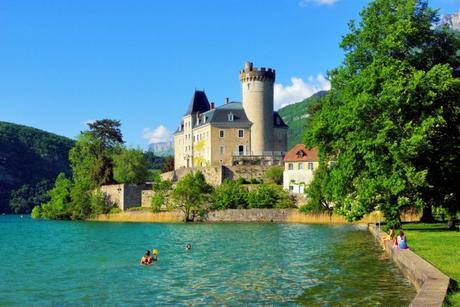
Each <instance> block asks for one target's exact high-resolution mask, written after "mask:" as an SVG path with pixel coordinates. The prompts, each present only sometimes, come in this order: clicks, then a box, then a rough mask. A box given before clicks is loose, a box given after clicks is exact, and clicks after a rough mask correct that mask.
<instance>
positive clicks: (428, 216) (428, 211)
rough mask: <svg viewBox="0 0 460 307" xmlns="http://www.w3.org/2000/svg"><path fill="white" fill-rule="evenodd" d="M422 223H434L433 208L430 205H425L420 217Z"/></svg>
mask: <svg viewBox="0 0 460 307" xmlns="http://www.w3.org/2000/svg"><path fill="white" fill-rule="evenodd" d="M420 222H422V223H434V222H435V220H434V216H433V209H432V207H431V206H430V205H428V206H425V207H423V213H422V217H421V218H420Z"/></svg>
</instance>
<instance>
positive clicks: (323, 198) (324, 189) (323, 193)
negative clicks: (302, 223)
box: [300, 163, 333, 214]
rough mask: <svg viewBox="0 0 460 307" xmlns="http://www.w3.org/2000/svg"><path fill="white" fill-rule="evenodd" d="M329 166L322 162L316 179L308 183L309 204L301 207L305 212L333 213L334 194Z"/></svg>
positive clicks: (315, 176)
mask: <svg viewBox="0 0 460 307" xmlns="http://www.w3.org/2000/svg"><path fill="white" fill-rule="evenodd" d="M329 171H330V169H329V167H328V165H327V164H325V163H321V164H320V165H319V167H318V168H317V169H316V171H315V174H314V178H315V179H314V180H313V181H312V182H311V183H310V184H309V185H308V187H307V189H306V194H307V196H308V201H307V204H306V205H304V206H302V207H301V208H300V209H301V211H304V212H315V213H316V212H328V213H330V214H332V209H333V203H332V199H333V194H332V191H331V186H332V184H330V182H329V181H330V180H332V178H331V176H330V175H329Z"/></svg>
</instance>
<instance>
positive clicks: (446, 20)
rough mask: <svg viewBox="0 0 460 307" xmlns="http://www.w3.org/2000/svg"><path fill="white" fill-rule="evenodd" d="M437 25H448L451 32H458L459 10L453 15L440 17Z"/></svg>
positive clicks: (459, 25) (459, 23) (459, 29)
mask: <svg viewBox="0 0 460 307" xmlns="http://www.w3.org/2000/svg"><path fill="white" fill-rule="evenodd" d="M439 24H440V25H448V26H449V27H450V28H452V29H453V30H456V31H460V10H458V11H457V12H455V13H453V14H446V15H442V16H441V19H440V21H439Z"/></svg>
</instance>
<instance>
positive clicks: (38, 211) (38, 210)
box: [30, 205, 41, 219]
mask: <svg viewBox="0 0 460 307" xmlns="http://www.w3.org/2000/svg"><path fill="white" fill-rule="evenodd" d="M30 215H31V216H32V218H34V219H39V218H40V217H41V206H40V205H38V206H35V207H34V208H33V209H32V213H31V214H30Z"/></svg>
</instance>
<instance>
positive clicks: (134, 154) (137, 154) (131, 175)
mask: <svg viewBox="0 0 460 307" xmlns="http://www.w3.org/2000/svg"><path fill="white" fill-rule="evenodd" d="M113 160H114V163H115V167H114V169H113V176H114V179H115V180H116V181H117V182H123V183H137V184H140V183H144V182H145V181H146V180H147V177H148V175H149V172H148V163H147V160H146V159H145V155H144V152H143V151H142V150H140V149H122V150H121V152H120V153H119V154H117V155H115V156H114V158H113Z"/></svg>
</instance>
